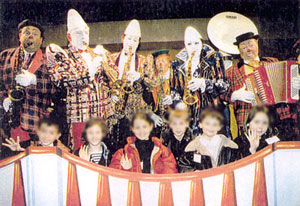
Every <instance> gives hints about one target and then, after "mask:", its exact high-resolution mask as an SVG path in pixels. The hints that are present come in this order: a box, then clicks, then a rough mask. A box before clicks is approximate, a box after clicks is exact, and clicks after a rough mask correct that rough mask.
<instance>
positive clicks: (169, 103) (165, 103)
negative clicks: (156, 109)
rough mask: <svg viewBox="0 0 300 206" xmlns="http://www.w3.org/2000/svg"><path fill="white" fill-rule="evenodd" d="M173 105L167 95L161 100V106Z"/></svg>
mask: <svg viewBox="0 0 300 206" xmlns="http://www.w3.org/2000/svg"><path fill="white" fill-rule="evenodd" d="M172 103H173V100H172V97H171V95H167V96H166V97H165V98H164V99H163V100H162V104H163V105H171V104H172Z"/></svg>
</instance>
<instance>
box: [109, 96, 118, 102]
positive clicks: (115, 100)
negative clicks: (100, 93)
mask: <svg viewBox="0 0 300 206" xmlns="http://www.w3.org/2000/svg"><path fill="white" fill-rule="evenodd" d="M111 100H112V101H113V102H114V103H115V104H116V103H117V102H118V101H119V97H117V96H115V95H111Z"/></svg>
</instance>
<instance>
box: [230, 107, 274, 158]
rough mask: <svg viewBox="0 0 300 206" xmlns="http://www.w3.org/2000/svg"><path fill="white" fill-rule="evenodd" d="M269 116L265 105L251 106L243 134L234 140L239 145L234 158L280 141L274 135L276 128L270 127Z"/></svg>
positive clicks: (244, 155)
mask: <svg viewBox="0 0 300 206" xmlns="http://www.w3.org/2000/svg"><path fill="white" fill-rule="evenodd" d="M270 117H271V116H270V114H269V110H268V108H267V107H265V106H256V107H252V108H251V110H250V112H249V114H248V117H247V120H246V124H245V126H244V128H243V134H242V135H240V136H239V137H237V138H236V139H235V140H234V141H235V143H236V144H238V146H239V149H238V150H237V153H235V154H236V157H235V159H236V160H238V159H241V158H243V157H246V156H248V155H251V154H254V153H255V152H256V151H259V150H261V149H262V148H264V147H266V146H268V145H269V144H273V143H275V142H278V141H280V140H279V138H278V137H277V136H276V134H277V130H276V129H274V128H272V122H271V118H270Z"/></svg>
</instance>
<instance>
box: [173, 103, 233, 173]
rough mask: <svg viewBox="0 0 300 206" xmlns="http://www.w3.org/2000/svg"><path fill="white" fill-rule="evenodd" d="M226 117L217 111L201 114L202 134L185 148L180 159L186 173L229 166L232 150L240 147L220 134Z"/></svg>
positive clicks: (210, 109)
mask: <svg viewBox="0 0 300 206" xmlns="http://www.w3.org/2000/svg"><path fill="white" fill-rule="evenodd" d="M223 122H224V117H223V116H222V114H221V113H220V112H218V111H217V110H215V109H212V108H208V109H205V110H203V112H201V114H200V117H199V127H200V129H201V130H202V134H201V135H199V136H197V137H196V138H195V139H194V140H192V141H191V142H190V143H189V144H188V145H187V146H186V148H185V154H184V155H183V157H182V158H181V159H180V163H179V164H180V165H181V166H182V168H184V171H194V170H202V169H208V168H212V167H217V166H221V165H224V164H227V163H229V162H230V160H231V152H232V151H231V150H232V149H237V148H238V146H237V145H236V144H235V143H234V142H233V141H231V140H230V139H228V138H227V137H226V136H224V135H222V134H218V132H219V131H220V130H221V129H222V127H223V125H224V123H223Z"/></svg>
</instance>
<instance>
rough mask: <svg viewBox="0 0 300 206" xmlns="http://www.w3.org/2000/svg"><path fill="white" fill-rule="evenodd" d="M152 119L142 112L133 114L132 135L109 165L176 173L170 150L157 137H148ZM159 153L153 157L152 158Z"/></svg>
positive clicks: (120, 167) (133, 169)
mask: <svg viewBox="0 0 300 206" xmlns="http://www.w3.org/2000/svg"><path fill="white" fill-rule="evenodd" d="M152 129H153V120H152V119H151V117H150V116H149V114H146V113H144V112H140V113H137V114H135V116H134V117H133V119H132V122H131V130H132V132H133V133H134V136H133V137H128V138H127V145H125V147H124V148H122V149H119V150H118V151H117V152H116V153H115V154H114V156H113V158H112V161H111V165H110V167H112V168H116V169H121V170H126V171H132V172H143V173H154V174H166V173H176V172H177V169H176V161H175V158H174V156H173V154H172V153H171V151H170V150H169V149H168V148H166V147H165V146H164V145H163V144H162V140H160V139H158V138H157V137H152V138H150V137H151V136H150V134H151V131H152ZM157 154H160V155H159V156H158V157H156V158H155V159H154V158H153V157H154V156H156V155H157Z"/></svg>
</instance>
